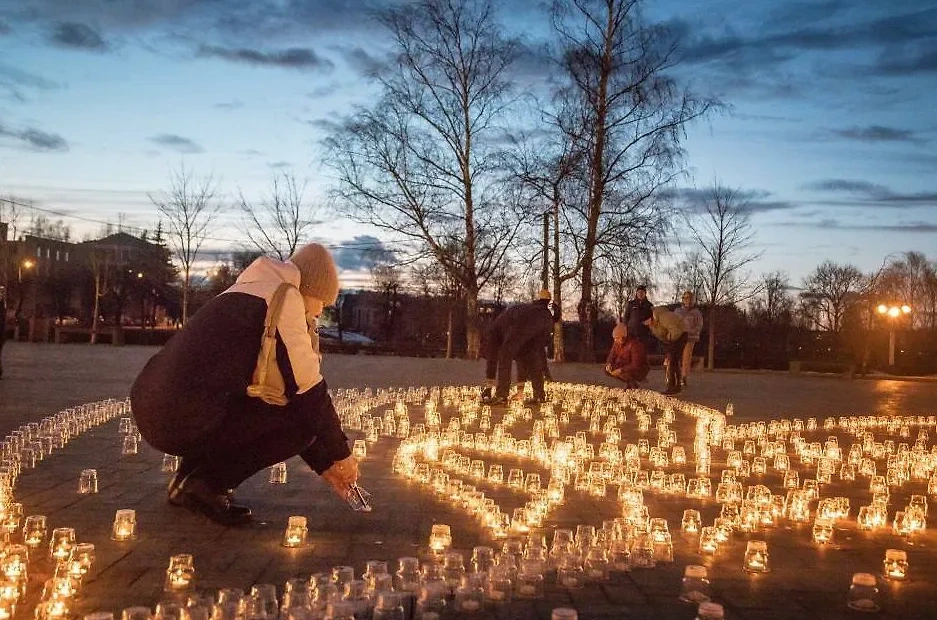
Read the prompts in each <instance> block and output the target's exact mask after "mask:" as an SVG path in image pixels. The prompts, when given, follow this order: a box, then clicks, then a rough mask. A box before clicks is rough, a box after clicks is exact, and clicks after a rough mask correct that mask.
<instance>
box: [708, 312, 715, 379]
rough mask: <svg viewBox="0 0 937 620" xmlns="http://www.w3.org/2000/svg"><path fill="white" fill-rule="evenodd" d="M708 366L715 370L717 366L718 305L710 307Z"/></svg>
mask: <svg viewBox="0 0 937 620" xmlns="http://www.w3.org/2000/svg"><path fill="white" fill-rule="evenodd" d="M706 367H707V368H708V369H709V370H713V369H715V367H716V305H715V304H713V306H712V307H711V308H710V309H709V337H708V338H707V346H706Z"/></svg>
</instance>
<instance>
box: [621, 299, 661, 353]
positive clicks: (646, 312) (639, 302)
mask: <svg viewBox="0 0 937 620" xmlns="http://www.w3.org/2000/svg"><path fill="white" fill-rule="evenodd" d="M653 308H654V306H653V305H652V304H651V302H650V301H649V300H648V298H647V288H646V287H645V286H644V285H643V284H642V285H641V286H639V287H638V288H637V289H635V291H634V299H632V300H630V301H629V302H628V305H627V306H625V317H624V319H625V326H626V327H627V328H628V333H629V334H631V336H632V337H633V338H637V339H638V340H640V341H641V342H643V343H644V346H645V347H647V346H649V345H650V343H651V332H650V331H649V330H648V328H647V325H646V324H645V321H647V320H648V319H649V318H651V311H652V310H653Z"/></svg>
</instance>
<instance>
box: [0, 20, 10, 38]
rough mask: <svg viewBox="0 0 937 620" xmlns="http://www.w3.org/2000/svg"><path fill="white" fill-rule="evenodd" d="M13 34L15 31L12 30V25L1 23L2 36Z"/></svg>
mask: <svg viewBox="0 0 937 620" xmlns="http://www.w3.org/2000/svg"><path fill="white" fill-rule="evenodd" d="M11 32H13V29H12V28H10V24H8V23H6V22H5V21H0V36H3V35H5V34H10V33H11Z"/></svg>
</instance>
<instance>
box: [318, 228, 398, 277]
mask: <svg viewBox="0 0 937 620" xmlns="http://www.w3.org/2000/svg"><path fill="white" fill-rule="evenodd" d="M332 257H333V258H334V259H335V264H336V265H338V266H339V267H340V268H341V269H343V270H348V271H358V270H361V269H370V268H371V267H374V266H375V265H377V264H380V263H386V262H393V261H394V253H393V251H391V250H389V249H388V248H387V247H386V246H385V245H384V242H383V241H381V240H380V239H378V238H377V237H374V236H372V235H358V236H356V237H355V238H354V239H352V240H351V241H345V242H343V243H342V245H341V246H340V247H338V248H335V249H334V250H333V251H332Z"/></svg>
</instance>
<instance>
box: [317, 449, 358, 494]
mask: <svg viewBox="0 0 937 620" xmlns="http://www.w3.org/2000/svg"><path fill="white" fill-rule="evenodd" d="M322 479H323V480H325V481H326V482H327V483H328V484H329V486H330V487H332V490H333V491H335V493H336V495H338V496H339V497H341V498H342V499H345V498H346V497H347V496H348V493H349V491H351V485H353V484H355V483H356V482H358V460H357V459H356V458H355V457H353V456H348V457H346V458H343V459H342V460H340V461H335V462H334V463H332V466H331V467H329V468H328V469H326V470H325V471H324V472H322Z"/></svg>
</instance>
